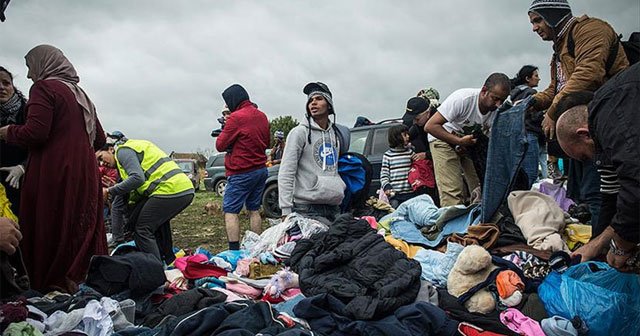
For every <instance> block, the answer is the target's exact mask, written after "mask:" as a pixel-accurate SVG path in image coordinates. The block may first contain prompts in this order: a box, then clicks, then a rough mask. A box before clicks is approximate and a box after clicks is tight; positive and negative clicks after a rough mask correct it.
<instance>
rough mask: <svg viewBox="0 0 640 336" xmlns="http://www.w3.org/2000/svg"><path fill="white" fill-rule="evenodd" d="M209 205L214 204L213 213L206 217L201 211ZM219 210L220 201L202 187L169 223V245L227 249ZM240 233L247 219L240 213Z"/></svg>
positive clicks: (246, 223) (222, 216)
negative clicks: (170, 240)
mask: <svg viewBox="0 0 640 336" xmlns="http://www.w3.org/2000/svg"><path fill="white" fill-rule="evenodd" d="M208 202H213V203H216V204H217V205H218V207H217V209H218V210H216V211H214V214H212V215H209V214H207V212H206V210H205V205H206V204H207V203H208ZM221 208H222V198H221V197H219V196H217V195H216V194H215V193H213V192H210V191H204V188H202V189H201V190H200V191H198V192H196V196H195V198H194V199H193V202H192V203H191V205H190V206H189V207H187V208H186V209H185V210H184V211H182V213H180V214H179V215H178V216H176V217H175V218H174V219H173V220H171V229H172V232H173V246H175V247H178V248H189V249H191V250H192V251H193V250H195V249H196V248H197V247H198V246H202V247H204V248H206V249H207V250H209V251H211V252H213V253H217V252H220V251H224V250H226V249H227V234H226V230H225V226H224V215H223V214H222V211H221V210H220V209H221ZM267 225H268V224H267V221H266V220H264V221H263V224H262V226H263V228H265V227H266V226H267ZM240 226H241V227H240V232H241V234H242V235H244V232H245V231H246V230H248V229H249V217H248V216H247V214H246V213H245V211H242V212H241V213H240Z"/></svg>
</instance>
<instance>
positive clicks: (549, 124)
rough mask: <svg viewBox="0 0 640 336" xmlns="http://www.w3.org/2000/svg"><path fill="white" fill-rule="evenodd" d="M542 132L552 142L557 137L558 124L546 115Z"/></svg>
mask: <svg viewBox="0 0 640 336" xmlns="http://www.w3.org/2000/svg"><path fill="white" fill-rule="evenodd" d="M542 130H543V131H544V135H545V136H546V137H547V139H549V140H552V139H553V138H554V137H555V136H556V122H555V121H553V120H551V118H549V116H548V115H546V114H545V116H544V119H543V120H542Z"/></svg>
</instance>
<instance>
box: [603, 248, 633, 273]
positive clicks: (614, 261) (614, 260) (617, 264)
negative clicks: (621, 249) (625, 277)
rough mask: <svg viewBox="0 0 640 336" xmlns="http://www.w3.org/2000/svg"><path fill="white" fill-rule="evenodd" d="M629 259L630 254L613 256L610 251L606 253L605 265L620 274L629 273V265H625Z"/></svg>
mask: <svg viewBox="0 0 640 336" xmlns="http://www.w3.org/2000/svg"><path fill="white" fill-rule="evenodd" d="M630 257H631V253H630V254H628V255H624V256H620V255H615V254H613V253H612V252H611V251H609V252H608V253H607V264H609V266H611V267H613V268H615V269H617V270H618V271H620V272H628V271H630V267H629V265H627V260H628V259H629V258H630Z"/></svg>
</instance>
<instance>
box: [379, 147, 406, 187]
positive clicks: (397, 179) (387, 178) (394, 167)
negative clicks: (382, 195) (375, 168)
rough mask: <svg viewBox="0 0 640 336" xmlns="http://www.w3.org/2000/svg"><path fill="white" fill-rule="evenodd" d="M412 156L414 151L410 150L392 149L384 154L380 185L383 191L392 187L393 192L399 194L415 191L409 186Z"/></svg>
mask: <svg viewBox="0 0 640 336" xmlns="http://www.w3.org/2000/svg"><path fill="white" fill-rule="evenodd" d="M411 155H413V150H411V149H409V148H402V149H398V148H391V149H389V150H388V151H386V152H385V153H384V155H383V156H382V168H381V169H380V184H381V186H382V188H383V189H384V188H385V187H386V186H387V185H391V188H392V189H393V191H395V192H396V193H398V194H401V193H407V192H412V191H413V189H412V188H411V185H410V184H409V170H410V169H411Z"/></svg>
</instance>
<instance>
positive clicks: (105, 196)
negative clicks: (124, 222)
mask: <svg viewBox="0 0 640 336" xmlns="http://www.w3.org/2000/svg"><path fill="white" fill-rule="evenodd" d="M102 199H103V200H104V201H106V200H107V199H109V189H108V188H102Z"/></svg>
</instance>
